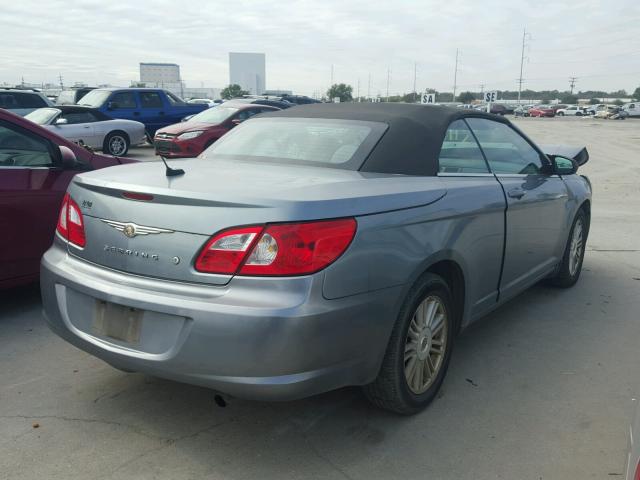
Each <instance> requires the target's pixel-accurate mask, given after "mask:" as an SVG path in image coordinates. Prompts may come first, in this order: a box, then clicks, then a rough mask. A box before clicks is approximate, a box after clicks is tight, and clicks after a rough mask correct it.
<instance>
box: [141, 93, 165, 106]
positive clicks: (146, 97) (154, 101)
mask: <svg viewBox="0 0 640 480" xmlns="http://www.w3.org/2000/svg"><path fill="white" fill-rule="evenodd" d="M139 95H140V105H141V106H142V108H162V107H163V105H162V98H160V94H159V93H158V92H140V94H139Z"/></svg>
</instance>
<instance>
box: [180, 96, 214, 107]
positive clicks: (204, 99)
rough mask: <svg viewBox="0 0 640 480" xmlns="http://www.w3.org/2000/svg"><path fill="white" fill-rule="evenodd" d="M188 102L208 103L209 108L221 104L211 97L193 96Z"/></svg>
mask: <svg viewBox="0 0 640 480" xmlns="http://www.w3.org/2000/svg"><path fill="white" fill-rule="evenodd" d="M187 103H195V104H197V105H207V106H208V107H209V108H211V107H215V106H216V105H219V103H218V102H215V101H213V100H211V99H209V98H192V99H191V100H188V101H187Z"/></svg>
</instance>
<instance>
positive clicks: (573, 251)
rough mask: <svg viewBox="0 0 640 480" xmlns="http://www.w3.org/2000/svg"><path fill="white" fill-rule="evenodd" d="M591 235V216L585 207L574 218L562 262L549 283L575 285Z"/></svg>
mask: <svg viewBox="0 0 640 480" xmlns="http://www.w3.org/2000/svg"><path fill="white" fill-rule="evenodd" d="M588 235H589V216H588V215H587V213H586V212H585V210H584V208H581V209H580V210H578V213H577V214H576V217H575V218H574V219H573V225H572V226H571V230H570V232H569V238H568V239H567V244H566V246H565V249H564V255H563V256H562V262H561V263H560V266H559V267H558V271H557V272H556V274H555V275H554V276H553V277H552V278H551V279H549V283H550V284H551V285H553V286H555V287H560V288H569V287H573V286H574V285H575V284H576V282H577V281H578V278H580V272H581V271H582V262H583V261H584V252H585V246H586V243H587V237H588Z"/></svg>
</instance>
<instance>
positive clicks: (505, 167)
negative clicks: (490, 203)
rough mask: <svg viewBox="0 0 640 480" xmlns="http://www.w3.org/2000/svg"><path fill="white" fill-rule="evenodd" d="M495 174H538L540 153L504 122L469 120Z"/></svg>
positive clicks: (540, 162)
mask: <svg viewBox="0 0 640 480" xmlns="http://www.w3.org/2000/svg"><path fill="white" fill-rule="evenodd" d="M467 122H468V124H469V126H470V127H471V130H473V133H474V134H475V135H476V137H477V138H478V141H479V142H480V146H481V147H482V151H483V152H484V154H485V156H486V157H487V160H488V162H489V165H490V166H491V170H492V171H493V172H494V173H520V174H532V173H539V172H540V170H541V168H542V161H541V160H540V154H539V153H538V152H537V151H536V150H535V149H534V148H533V147H532V146H531V144H530V143H529V142H527V141H526V140H525V139H524V138H523V137H522V135H520V134H519V133H518V132H516V131H515V130H513V129H512V128H511V127H509V126H508V125H505V124H504V123H498V122H494V121H491V120H485V119H483V118H469V119H467Z"/></svg>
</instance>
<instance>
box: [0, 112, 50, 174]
mask: <svg viewBox="0 0 640 480" xmlns="http://www.w3.org/2000/svg"><path fill="white" fill-rule="evenodd" d="M52 165H53V160H52V158H51V154H50V153H49V144H48V143H47V141H46V140H44V139H42V138H39V137H36V136H35V135H33V134H30V133H29V132H28V131H26V130H23V129H21V128H19V127H16V126H14V125H10V124H8V123H5V122H2V121H0V167H49V166H52Z"/></svg>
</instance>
